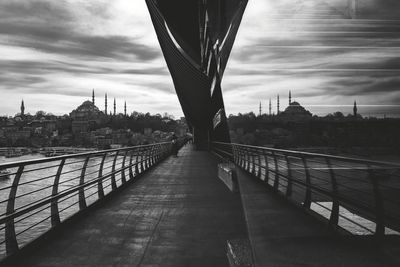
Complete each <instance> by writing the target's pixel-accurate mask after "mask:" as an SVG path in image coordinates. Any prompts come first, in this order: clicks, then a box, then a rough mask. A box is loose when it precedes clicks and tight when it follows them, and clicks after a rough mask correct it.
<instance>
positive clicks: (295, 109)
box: [279, 91, 312, 119]
mask: <svg viewBox="0 0 400 267" xmlns="http://www.w3.org/2000/svg"><path fill="white" fill-rule="evenodd" d="M279 115H280V116H283V117H293V118H296V119H301V118H303V119H306V118H311V117H312V114H311V112H310V111H308V110H306V109H305V108H304V107H303V106H302V105H300V103H299V102H296V101H292V92H291V91H289V106H288V107H287V108H286V109H285V110H284V111H282V112H280V113H279Z"/></svg>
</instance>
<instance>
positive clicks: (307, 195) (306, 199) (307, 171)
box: [301, 157, 311, 209]
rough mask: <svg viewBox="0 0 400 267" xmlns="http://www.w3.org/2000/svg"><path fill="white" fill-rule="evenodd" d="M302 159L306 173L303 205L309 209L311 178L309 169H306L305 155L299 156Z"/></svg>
mask: <svg viewBox="0 0 400 267" xmlns="http://www.w3.org/2000/svg"><path fill="white" fill-rule="evenodd" d="M301 159H302V161H303V166H304V171H305V174H306V195H305V198H304V203H303V207H305V208H307V209H309V208H310V207H311V178H310V171H309V169H308V165H307V160H306V158H305V157H302V158H301Z"/></svg>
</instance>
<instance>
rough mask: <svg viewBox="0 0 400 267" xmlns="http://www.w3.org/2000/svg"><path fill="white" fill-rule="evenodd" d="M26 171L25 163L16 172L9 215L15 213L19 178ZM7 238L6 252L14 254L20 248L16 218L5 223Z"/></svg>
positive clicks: (10, 197) (11, 190) (8, 205)
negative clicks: (16, 230)
mask: <svg viewBox="0 0 400 267" xmlns="http://www.w3.org/2000/svg"><path fill="white" fill-rule="evenodd" d="M23 171H24V165H22V166H20V167H19V168H18V170H17V173H16V174H15V177H14V180H13V183H12V186H11V188H10V194H9V196H8V202H7V211H6V214H7V215H11V214H13V213H14V210H15V197H16V196H17V189H18V184H19V180H20V179H21V175H22V173H23ZM5 239H6V253H7V255H11V254H14V253H15V252H17V251H18V250H19V248H18V241H17V237H16V235H15V224H14V218H12V219H10V220H8V221H7V222H6V223H5Z"/></svg>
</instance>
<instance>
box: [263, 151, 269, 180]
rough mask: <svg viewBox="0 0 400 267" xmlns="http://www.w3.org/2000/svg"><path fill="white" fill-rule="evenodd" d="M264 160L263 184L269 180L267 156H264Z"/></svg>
mask: <svg viewBox="0 0 400 267" xmlns="http://www.w3.org/2000/svg"><path fill="white" fill-rule="evenodd" d="M264 160H265V179H264V182H265V183H268V180H269V164H268V155H267V154H264Z"/></svg>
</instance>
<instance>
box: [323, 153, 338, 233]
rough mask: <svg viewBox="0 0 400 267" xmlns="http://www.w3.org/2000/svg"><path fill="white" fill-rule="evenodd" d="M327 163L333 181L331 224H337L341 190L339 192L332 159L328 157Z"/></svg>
mask: <svg viewBox="0 0 400 267" xmlns="http://www.w3.org/2000/svg"><path fill="white" fill-rule="evenodd" d="M325 159H326V165H327V167H328V169H329V174H330V176H331V183H332V211H331V217H330V218H329V224H330V225H331V226H332V225H337V224H338V223H339V198H338V196H339V192H338V184H337V180H336V176H335V172H334V171H333V169H332V164H331V160H330V159H329V158H328V157H326V158H325Z"/></svg>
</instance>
